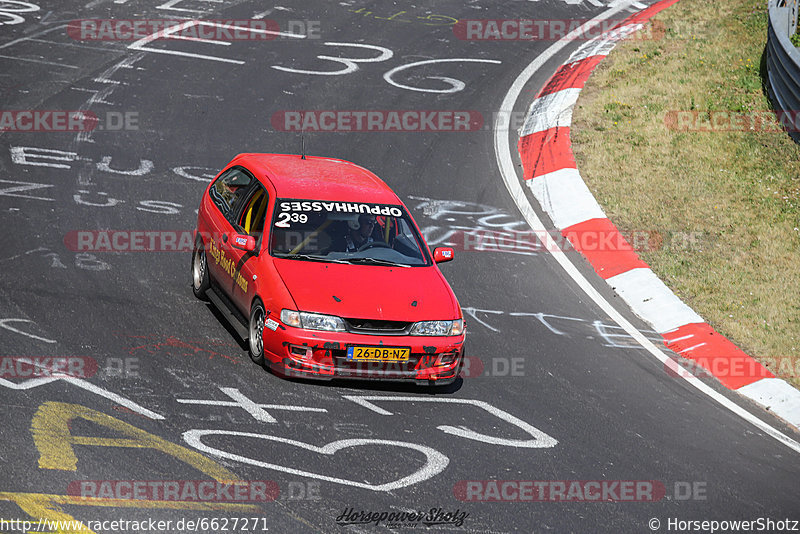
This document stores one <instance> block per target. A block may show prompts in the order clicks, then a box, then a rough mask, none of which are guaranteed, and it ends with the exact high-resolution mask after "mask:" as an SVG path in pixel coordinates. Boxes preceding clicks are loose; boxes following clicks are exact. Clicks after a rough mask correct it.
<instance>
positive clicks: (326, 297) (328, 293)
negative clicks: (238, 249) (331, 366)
mask: <svg viewBox="0 0 800 534" xmlns="http://www.w3.org/2000/svg"><path fill="white" fill-rule="evenodd" d="M273 261H274V264H275V268H276V270H277V271H278V273H279V274H280V276H281V278H282V279H283V282H284V284H286V288H287V289H288V290H289V292H290V293H291V295H292V298H293V299H294V301H295V304H297V307H298V309H299V310H301V311H309V312H317V313H326V314H330V315H338V316H339V317H351V318H358V319H382V320H386V321H407V322H411V321H424V320H447V319H456V318H457V317H458V316H459V311H458V304H457V302H456V299H455V296H454V295H453V292H452V290H451V289H450V286H449V285H448V284H447V282H446V281H445V279H444V277H443V276H442V274H441V272H440V271H439V269H438V268H437V267H436V266H428V267H384V266H378V265H344V264H340V263H322V262H313V261H302V260H286V259H279V258H274V259H273Z"/></svg>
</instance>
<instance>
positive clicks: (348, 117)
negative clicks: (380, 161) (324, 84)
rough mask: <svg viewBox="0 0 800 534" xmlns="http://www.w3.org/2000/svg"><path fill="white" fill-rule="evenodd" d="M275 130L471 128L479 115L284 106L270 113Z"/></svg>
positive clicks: (478, 125)
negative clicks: (298, 108)
mask: <svg viewBox="0 0 800 534" xmlns="http://www.w3.org/2000/svg"><path fill="white" fill-rule="evenodd" d="M271 123H272V127H273V128H274V129H275V130H276V131H279V132H474V131H476V130H480V129H482V128H483V124H484V123H483V115H481V114H480V113H479V112H477V111H463V110H443V111H436V110H414V109H407V110H377V109H376V110H285V111H278V112H276V113H274V114H273V115H272V118H271Z"/></svg>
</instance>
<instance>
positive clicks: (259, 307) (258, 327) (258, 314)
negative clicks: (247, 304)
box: [247, 299, 267, 367]
mask: <svg viewBox="0 0 800 534" xmlns="http://www.w3.org/2000/svg"><path fill="white" fill-rule="evenodd" d="M266 320H267V313H266V312H265V311H264V304H263V303H262V302H261V301H260V300H259V299H256V300H255V301H254V302H253V306H252V307H251V308H250V321H249V324H248V327H247V331H248V335H247V346H248V352H249V353H250V359H251V360H253V363H256V364H258V365H260V366H261V367H263V366H264V323H265V322H266Z"/></svg>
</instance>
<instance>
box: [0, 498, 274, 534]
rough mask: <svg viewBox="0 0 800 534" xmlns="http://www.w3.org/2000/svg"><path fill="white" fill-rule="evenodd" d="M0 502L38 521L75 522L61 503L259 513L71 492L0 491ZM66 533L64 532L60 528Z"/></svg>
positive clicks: (246, 507) (86, 533)
mask: <svg viewBox="0 0 800 534" xmlns="http://www.w3.org/2000/svg"><path fill="white" fill-rule="evenodd" d="M0 501H11V502H13V503H16V505H17V506H19V507H20V508H21V509H22V510H23V511H24V512H25V513H26V514H28V515H29V516H30V517H31V521H32V522H34V523H35V524H38V521H39V519H48V520H50V521H61V522H67V521H77V520H76V519H75V518H74V517H72V516H71V515H69V514H67V513H66V512H64V510H63V509H62V508H61V507H62V506H64V505H74V506H105V507H114V508H143V509H152V508H161V509H165V508H166V509H172V510H199V511H215V510H221V511H227V512H255V513H260V512H262V510H261V508H260V507H258V506H256V505H254V504H240V503H209V502H189V501H147V500H137V499H98V498H96V497H77V496H72V495H52V494H47V493H13V492H0ZM81 526H82V528H81V529H80V530H72V531H69V532H80V533H82V534H94V531H92V530H89V529H88V528H87V527H86V526H85V525H81ZM62 532H63V533H66V532H67V531H62Z"/></svg>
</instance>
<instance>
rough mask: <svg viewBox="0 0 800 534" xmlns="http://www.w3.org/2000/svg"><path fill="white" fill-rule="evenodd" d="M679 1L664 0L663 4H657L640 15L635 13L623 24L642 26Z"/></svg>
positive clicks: (640, 12)
mask: <svg viewBox="0 0 800 534" xmlns="http://www.w3.org/2000/svg"><path fill="white" fill-rule="evenodd" d="M677 3H678V0H662V1H661V2H656V3H655V4H653V5H652V6H649V7H648V8H646V9H643V10H642V11H639V12H638V13H634V14H633V15H631V16H630V17H628V18H627V20H626V21H625V22H624V23H623V24H622V25H625V24H642V23H644V22H647V21H648V20H649V19H650V18H652V17H654V16H656V15H657V14H658V13H660V12H661V11H663V10H665V9H667V8H668V7H669V6H671V5H673V4H677Z"/></svg>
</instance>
